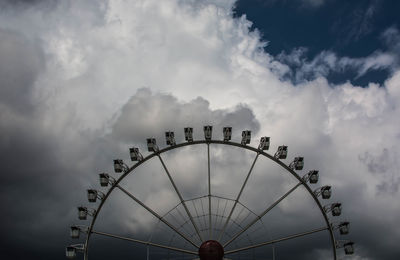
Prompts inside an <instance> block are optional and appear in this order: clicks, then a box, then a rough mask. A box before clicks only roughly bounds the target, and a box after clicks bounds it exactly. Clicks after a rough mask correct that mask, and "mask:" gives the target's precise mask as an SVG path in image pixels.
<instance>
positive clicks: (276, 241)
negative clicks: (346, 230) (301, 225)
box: [225, 227, 328, 255]
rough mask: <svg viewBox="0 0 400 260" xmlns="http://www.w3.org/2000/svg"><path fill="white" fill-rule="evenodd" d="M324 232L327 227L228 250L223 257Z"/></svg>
mask: <svg viewBox="0 0 400 260" xmlns="http://www.w3.org/2000/svg"><path fill="white" fill-rule="evenodd" d="M324 230H328V228H327V227H322V228H318V229H314V230H311V231H307V232H302V233H297V234H294V235H290V236H286V237H282V238H278V239H273V240H270V241H266V242H263V243H260V244H256V245H251V246H246V247H242V248H238V249H233V250H229V251H226V252H225V255H227V254H233V253H237V252H240V251H244V250H249V249H253V248H257V247H261V246H266V245H270V244H274V243H278V242H282V241H285V240H289V239H293V238H297V237H302V236H306V235H310V234H313V233H317V232H321V231H324Z"/></svg>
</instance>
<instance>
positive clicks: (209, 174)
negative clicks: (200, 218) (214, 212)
mask: <svg viewBox="0 0 400 260" xmlns="http://www.w3.org/2000/svg"><path fill="white" fill-rule="evenodd" d="M207 164H208V222H209V227H210V234H209V236H210V238H209V239H211V236H212V225H211V220H212V219H211V172H210V143H207Z"/></svg>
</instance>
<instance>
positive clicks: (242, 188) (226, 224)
mask: <svg viewBox="0 0 400 260" xmlns="http://www.w3.org/2000/svg"><path fill="white" fill-rule="evenodd" d="M259 155H260V154H259V153H257V155H256V157H255V158H254V161H253V163H252V164H251V167H250V170H249V172H248V173H247V176H246V179H245V180H244V183H243V185H242V187H241V188H240V191H239V194H238V195H237V197H236V200H235V203H234V204H233V206H232V209H231V211H230V213H229V215H228V218H227V219H226V221H225V224H224V227H223V228H222V230H221V233H220V234H219V237H218V241H220V240H221V238H222V236H223V234H224V232H225V229H226V227H227V226H228V223H229V220H230V219H231V217H232V214H233V211H234V210H235V208H236V205H237V204H238V202H239V199H240V196H241V195H242V192H243V190H244V187H245V186H246V184H247V181H248V180H249V177H250V174H251V172H252V171H253V168H254V165H255V164H256V161H257V159H258V156H259Z"/></svg>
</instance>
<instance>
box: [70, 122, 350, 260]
mask: <svg viewBox="0 0 400 260" xmlns="http://www.w3.org/2000/svg"><path fill="white" fill-rule="evenodd" d="M203 132H204V139H203V138H202V139H199V140H196V139H194V135H193V128H191V127H186V128H184V138H185V141H184V142H182V143H176V140H175V134H174V132H166V133H165V138H166V145H167V146H166V147H165V148H160V147H159V146H158V145H157V142H156V139H155V138H148V139H147V150H148V152H150V153H149V154H148V155H147V156H143V155H142V154H141V153H140V152H139V148H137V147H131V148H129V155H130V160H131V161H132V162H134V164H133V165H132V166H129V165H128V164H126V163H124V161H123V160H121V159H115V160H114V171H115V173H116V174H117V175H118V174H119V176H114V177H113V176H112V175H111V174H108V173H100V174H99V180H100V186H101V187H103V188H104V189H106V190H103V191H101V190H100V189H88V190H87V199H88V201H89V202H90V203H91V204H92V205H97V207H86V206H79V207H78V218H79V220H82V221H86V222H85V223H86V225H72V226H71V230H70V234H71V238H72V239H74V240H79V239H80V238H81V239H84V242H81V243H79V242H78V243H74V244H71V245H69V246H67V247H66V251H65V252H66V256H67V258H75V257H76V256H77V253H82V254H83V258H84V259H85V260H87V259H89V249H90V257H91V259H92V258H93V259H96V258H99V257H103V256H105V255H107V254H108V255H109V256H110V257H111V256H112V257H113V259H119V258H118V257H120V258H121V259H126V257H130V258H132V257H133V258H134V259H144V258H146V259H201V260H222V259H280V256H282V257H283V258H284V255H285V254H287V253H288V252H290V253H291V254H296V255H303V256H304V255H307V252H311V251H313V250H314V249H315V248H316V247H318V248H320V251H321V252H325V255H326V254H328V255H329V257H330V259H334V260H336V259H339V258H340V257H342V256H344V255H351V254H353V253H354V246H353V245H354V243H353V242H352V241H350V240H347V239H337V238H336V237H337V236H346V235H348V233H349V222H348V221H346V220H340V219H339V220H336V218H338V217H339V216H340V215H341V213H342V204H341V203H339V202H332V201H330V199H331V194H332V188H331V186H328V185H323V186H318V184H317V183H318V181H319V171H317V170H309V171H307V172H306V173H303V174H300V172H301V171H302V170H303V167H304V158H303V157H300V156H298V157H294V159H293V160H292V161H291V162H290V163H289V164H285V163H284V162H283V160H285V159H286V158H287V156H288V146H286V145H281V146H278V148H277V150H276V152H275V153H274V154H269V153H267V152H266V151H267V150H269V147H270V137H266V136H264V137H261V138H260V142H259V144H258V146H257V147H252V146H250V145H249V144H250V141H251V131H249V130H245V131H242V134H241V141H240V142H234V141H232V140H231V138H232V127H223V129H222V138H221V140H215V139H213V138H212V135H213V127H212V126H210V125H208V126H204V127H203ZM161 176H163V178H164V179H163V180H162V181H160V179H161ZM157 183H158V184H157ZM156 184H157V185H158V186H157V185H156ZM166 186H168V187H169V189H165V187H166ZM196 190H199V191H196ZM143 193H147V195H142V194H143ZM115 194H116V195H115ZM154 194H157V195H156V196H155V195H154ZM323 200H329V201H328V203H322V202H323ZM121 201H122V202H121ZM305 201H306V202H305ZM96 202H97V204H96ZM115 205H117V206H115ZM299 212H300V213H299ZM107 226H110V227H109V228H108V229H107V230H105V229H106V227H107ZM294 231H296V232H294ZM344 238H346V237H344ZM117 242H118V243H117ZM120 242H121V243H122V242H124V244H123V245H121V244H119V243H120ZM129 242H130V244H132V248H131V249H127V247H126V245H127V244H129ZM96 248H97V249H96ZM339 248H343V249H344V250H343V251H342V250H338V249H339ZM96 250H97V251H96ZM304 252H306V253H304ZM117 255H118V257H117ZM114 257H115V258H114ZM283 258H282V259H283Z"/></svg>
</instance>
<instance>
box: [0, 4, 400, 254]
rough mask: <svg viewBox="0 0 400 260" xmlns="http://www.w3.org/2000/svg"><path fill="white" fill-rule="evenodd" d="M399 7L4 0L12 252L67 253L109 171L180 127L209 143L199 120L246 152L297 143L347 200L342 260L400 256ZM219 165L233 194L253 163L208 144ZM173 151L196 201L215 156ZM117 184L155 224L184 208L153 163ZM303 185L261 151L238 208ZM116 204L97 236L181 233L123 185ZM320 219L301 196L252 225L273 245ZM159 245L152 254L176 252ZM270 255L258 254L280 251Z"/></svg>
mask: <svg viewBox="0 0 400 260" xmlns="http://www.w3.org/2000/svg"><path fill="white" fill-rule="evenodd" d="M398 9H399V3H398V1H390V0H386V1H384V0H381V1H379V0H376V1H367V0H366V1H351V2H349V1H339V0H293V1H286V0H284V1H276V0H265V1H261V0H253V1H233V0H203V1H195V0H186V1H183V0H165V1H155V0H135V1H122V0H99V1H72V0H66V1H54V0H17V1H11V0H2V1H0V79H1V80H0V107H1V109H0V122H1V123H0V129H1V133H2V135H1V138H0V154H1V161H2V170H1V177H2V178H1V179H2V188H1V189H0V200H1V204H2V205H3V214H2V215H1V225H2V234H1V236H0V239H1V249H2V253H3V255H4V257H3V258H4V259H26V258H27V257H29V258H30V259H64V254H65V252H64V251H65V246H67V245H69V244H73V243H78V242H79V241H76V240H71V238H70V237H69V227H70V225H72V224H83V225H88V223H89V222H82V221H79V220H78V219H77V208H76V207H77V206H80V205H88V202H87V200H86V189H88V188H98V189H100V188H99V184H98V174H99V173H101V172H109V173H110V174H112V176H114V177H115V178H116V177H117V176H118V175H117V174H115V173H113V165H112V160H113V159H116V158H121V159H124V161H126V162H127V164H128V165H133V163H132V162H130V160H129V154H128V148H129V147H132V146H137V147H139V148H140V150H141V151H142V153H143V155H145V156H147V155H149V154H150V153H149V152H148V151H147V149H146V146H145V140H146V138H148V137H155V138H157V143H158V144H159V146H160V147H161V148H163V147H165V146H166V145H165V140H164V132H165V131H174V132H175V135H176V139H177V142H178V143H180V142H184V135H183V128H184V127H186V126H192V127H193V128H194V137H195V139H202V138H203V136H202V126H204V125H213V126H214V132H213V136H214V137H215V138H216V139H221V138H222V127H224V126H232V127H233V136H232V139H233V140H235V141H237V142H239V141H240V138H241V131H242V130H245V129H249V130H252V141H251V143H250V144H249V145H250V146H254V147H257V146H258V140H259V138H260V137H261V136H270V137H271V147H270V150H269V151H268V152H269V153H271V154H273V153H274V152H275V151H276V149H277V147H278V146H279V145H282V144H285V145H288V146H289V155H288V159H286V160H283V162H285V163H286V164H289V163H290V161H291V160H292V159H293V157H295V156H304V158H305V167H304V170H302V171H299V172H298V173H299V174H300V175H304V174H305V173H307V171H308V170H312V169H318V170H319V171H320V177H321V178H320V179H321V180H320V184H318V185H332V189H333V194H332V199H331V200H329V201H321V202H322V203H323V204H324V205H325V204H329V203H332V202H336V201H339V202H342V203H343V216H342V217H339V218H336V219H332V221H334V222H335V221H341V220H349V221H350V222H351V231H350V234H349V235H347V236H345V237H344V239H349V240H352V241H354V242H355V243H356V244H355V254H354V255H353V256H351V257H346V258H343V259H355V260H378V259H379V260H394V259H398V257H399V255H400V250H399V247H398V245H397V241H399V239H400V228H399V227H398V219H399V217H400V206H399V203H398V201H399V199H400V194H399V184H400V173H399V170H398V169H399V168H400V162H399V160H398V158H399V154H400V127H399V125H400V122H399V116H398V115H399V110H400V69H399V53H400V32H399V26H400V25H399V18H398V15H396V11H397V10H398ZM211 155H212V156H211V157H212V160H213V161H212V164H211V173H212V176H213V179H212V190H213V191H215V193H216V194H217V195H219V196H223V197H229V198H234V197H235V195H236V192H237V191H238V188H239V187H240V183H242V181H243V180H244V178H245V174H246V172H247V171H248V169H249V168H250V166H251V163H252V161H253V158H254V154H252V153H250V152H243V151H241V150H240V151H239V150H238V149H233V148H226V147H220V146H212V147H211ZM163 159H164V160H165V163H166V165H168V167H169V168H170V171H171V174H172V176H173V177H174V179H176V182H177V186H178V187H179V188H180V189H181V190H182V194H183V195H184V197H185V199H189V198H193V197H196V196H199V195H202V194H203V195H204V192H206V189H207V185H206V184H207V183H206V181H207V179H206V175H205V172H206V171H207V168H206V164H207V163H206V152H205V147H204V146H195V147H193V148H185V149H183V150H180V151H176V152H171V153H168V154H165V155H163ZM133 175H134V176H133ZM122 184H123V185H124V187H125V188H126V189H127V190H129V191H130V192H132V193H135V196H138V197H139V198H140V199H141V200H143V201H144V202H146V203H147V204H148V205H150V206H151V207H153V208H155V209H157V210H158V211H159V214H164V213H166V211H167V210H168V209H170V208H171V207H173V206H174V205H176V204H177V203H179V200H177V197H176V194H175V193H174V190H173V188H172V186H171V185H170V183H169V182H168V178H167V177H166V176H165V174H164V172H163V168H162V167H161V164H160V163H159V162H158V161H157V160H152V161H151V162H149V163H148V164H147V165H144V166H143V167H139V168H138V170H137V172H135V174H132V175H129V176H128V177H127V178H126V179H124V181H123V182H122ZM122 184H121V185H122ZM294 184H295V180H294V179H293V178H292V177H290V176H288V175H287V173H286V172H285V171H284V170H283V169H282V168H281V167H278V166H277V165H275V164H273V163H271V162H270V161H268V160H261V159H260V162H257V165H256V166H255V168H254V174H253V175H252V176H251V178H250V179H249V183H248V186H247V187H246V189H245V190H244V195H243V197H242V198H241V203H243V204H245V205H246V206H248V207H249V209H251V210H252V211H255V212H261V211H262V210H263V209H265V207H266V206H268V204H269V203H271V202H273V201H274V199H275V198H277V197H279V196H280V195H282V194H283V193H284V192H285V191H287V190H289V189H290V187H292V185H294ZM238 185H239V186H238ZM318 185H317V186H313V188H317V187H319V186H318ZM266 187H267V188H266ZM101 190H102V191H103V192H106V191H107V189H104V188H103V189H101ZM218 201H220V202H224V201H226V199H215V203H218ZM195 203H201V199H200V200H196V201H195V202H193V204H195ZM97 204H98V203H97ZM104 205H105V206H104V208H103V210H102V211H101V212H100V214H99V218H98V220H97V222H96V226H95V227H96V228H98V229H99V230H102V231H105V232H115V233H119V234H125V235H130V236H132V237H135V238H138V239H146V236H148V235H149V234H150V233H153V234H155V235H154V240H155V241H158V240H160V243H161V242H162V241H163V240H164V241H165V239H167V238H168V237H169V236H170V233H168V232H169V231H168V229H167V228H166V227H163V226H162V225H160V224H159V223H158V224H157V221H156V220H155V219H154V218H153V217H152V216H151V215H149V214H148V212H146V211H145V210H143V209H142V208H140V207H138V206H137V205H136V204H135V203H133V201H132V200H130V199H129V197H127V196H126V195H125V194H123V193H122V192H121V191H118V190H117V191H115V192H113V193H112V196H110V197H109V198H108V200H107V201H106V203H105V204H104ZM92 206H93V205H92ZM239 208H240V207H239ZM242 209H244V207H242ZM181 210H182V209H181ZM244 211H245V212H246V209H244ZM247 211H248V212H250V211H249V210H247ZM171 214H178V212H175V213H174V212H173V213H171ZM251 214H252V213H249V216H251ZM238 218H239V217H238ZM200 220H201V218H199V219H198V221H199V223H200ZM244 221H246V220H244ZM321 221H322V219H321V215H320V213H319V212H318V210H316V208H315V203H313V201H312V200H311V199H310V196H309V195H308V194H307V192H306V191H305V189H304V188H302V189H299V190H296V192H295V193H294V194H292V195H291V196H289V197H288V198H287V199H285V200H284V201H283V202H282V203H281V204H279V206H278V207H276V209H274V211H272V212H271V214H269V215H267V216H266V219H265V221H264V219H263V223H264V226H263V227H260V228H257V229H256V230H260V232H261V231H262V230H263V228H265V230H266V231H265V232H266V233H265V234H263V236H257V235H258V233H257V232H255V231H256V230H250V231H251V232H249V234H248V235H249V236H251V235H253V236H254V237H252V239H253V238H254V239H255V240H254V241H256V240H257V239H259V240H260V241H261V242H262V240H263V239H265V237H271V238H276V237H281V236H285V235H289V234H292V233H296V232H302V231H304V230H310V229H312V228H315V225H317V227H319V226H318V224H321V223H322V222H321ZM183 228H185V227H183ZM232 232H233V231H232ZM327 238H328V236H327V233H324V234H319V233H318V234H316V235H311V236H309V237H307V238H305V239H299V240H293V241H290V242H287V243H282V244H277V245H276V247H275V249H274V250H275V251H276V257H277V258H276V259H293V258H294V257H296V259H332V253H331V249H330V245H329V242H327V241H328V240H327ZM170 239H171V240H170V243H173V244H176V245H182V246H184V247H187V248H190V246H189V247H188V245H187V244H185V241H180V240H179V237H178V238H175V237H174V239H175V240H174V239H172V238H170ZM257 241H258V240H257ZM248 242H249V241H247V240H246V239H242V240H240V241H238V244H234V245H232V246H243V245H247V244H246V243H248ZM240 243H242V244H240ZM89 251H90V255H92V256H93V257H92V258H91V259H107V258H108V259H109V258H112V259H126V257H132V255H134V256H136V257H138V258H139V257H140V258H142V257H143V258H144V257H145V252H146V248H143V247H141V246H137V245H132V244H131V243H126V242H125V243H122V242H118V241H115V240H112V239H102V238H99V237H93V241H92V242H91V244H90V250H89ZM152 252H153V253H152V255H151V259H162V253H165V252H162V251H157V250H154V249H153V251H152ZM270 252H271V247H267V248H266V249H264V250H262V249H260V250H255V251H252V254H254V255H256V256H257V257H259V258H261V257H262V258H263V259H271V256H270ZM338 252H340V254H339V255H340V258H342V250H338ZM81 256H82V255H79V257H81ZM235 257H236V258H235ZM238 257H242V258H241V259H244V257H245V255H234V256H232V259H238ZM188 259H191V258H188Z"/></svg>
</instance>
